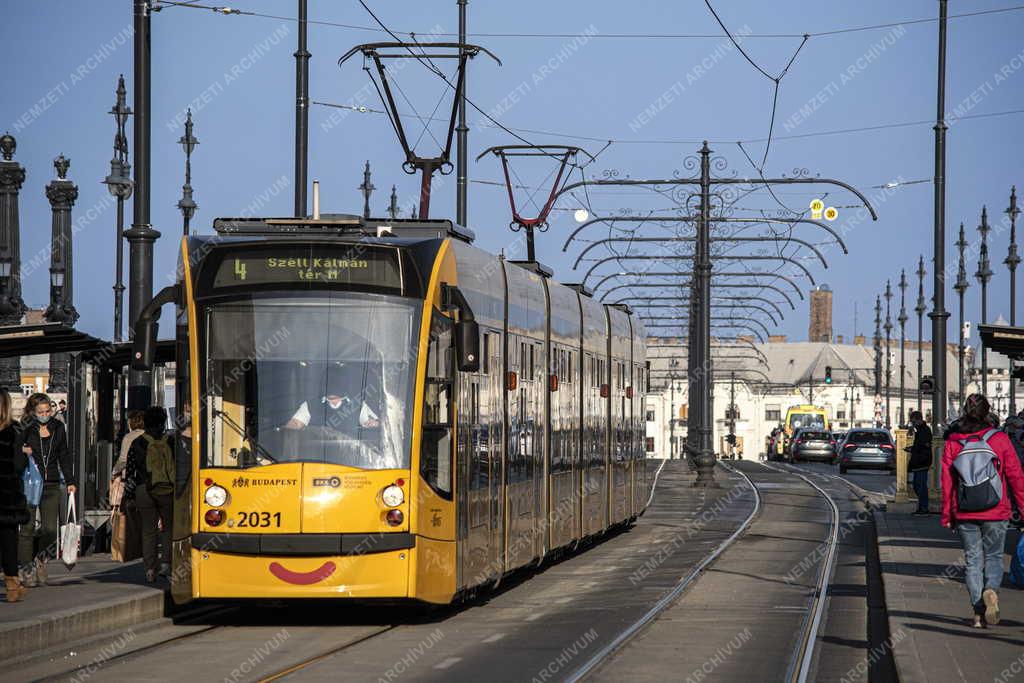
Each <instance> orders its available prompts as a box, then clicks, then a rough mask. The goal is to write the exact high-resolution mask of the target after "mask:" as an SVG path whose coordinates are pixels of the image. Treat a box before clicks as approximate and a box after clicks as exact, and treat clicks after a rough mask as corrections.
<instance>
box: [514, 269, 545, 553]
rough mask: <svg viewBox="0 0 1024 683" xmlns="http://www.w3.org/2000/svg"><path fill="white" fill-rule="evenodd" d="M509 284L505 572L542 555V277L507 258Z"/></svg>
mask: <svg viewBox="0 0 1024 683" xmlns="http://www.w3.org/2000/svg"><path fill="white" fill-rule="evenodd" d="M503 263H504V267H505V278H506V283H507V288H508V290H507V291H508V295H507V299H506V304H507V308H506V310H507V311H508V314H507V317H506V330H507V336H506V347H507V362H508V364H509V372H510V373H514V375H511V374H510V376H509V378H510V379H511V377H513V376H514V378H515V380H514V385H515V386H514V388H513V387H512V386H509V387H507V388H508V391H507V392H506V399H505V404H506V415H507V418H506V429H507V438H506V440H505V445H506V449H507V454H508V455H507V475H506V485H505V490H506V495H505V505H506V509H507V511H508V513H507V516H506V529H507V532H506V548H505V550H506V567H505V569H506V571H509V570H511V569H514V568H516V567H521V566H523V565H525V564H527V563H529V562H530V561H531V560H533V559H534V558H536V557H539V556H540V552H541V550H540V549H541V547H542V538H541V536H542V534H541V533H539V526H538V525H539V524H540V521H541V518H540V505H541V494H540V485H541V478H542V477H543V473H544V472H543V462H542V457H543V442H544V428H545V423H546V420H545V419H544V412H543V411H544V402H543V396H542V395H541V393H540V392H541V390H542V389H546V387H545V386H544V384H545V383H544V382H543V376H544V374H545V367H544V336H545V328H546V325H547V321H546V308H547V307H546V303H545V299H544V296H545V295H544V284H543V282H542V281H541V278H540V276H539V275H537V274H535V273H532V272H530V271H528V270H526V269H524V268H522V267H520V266H518V265H515V264H514V263H511V262H508V261H504V262H503Z"/></svg>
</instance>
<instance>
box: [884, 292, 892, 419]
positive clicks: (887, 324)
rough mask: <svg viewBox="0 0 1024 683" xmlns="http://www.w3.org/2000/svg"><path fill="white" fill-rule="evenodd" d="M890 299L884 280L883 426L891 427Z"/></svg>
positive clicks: (890, 293)
mask: <svg viewBox="0 0 1024 683" xmlns="http://www.w3.org/2000/svg"><path fill="white" fill-rule="evenodd" d="M891 301H892V284H891V283H890V282H889V280H886V281H885V426H886V427H892V411H891V409H890V402H891V400H892V394H891V392H890V390H889V387H890V383H891V382H892V353H890V351H889V340H890V339H892V311H891V308H890V306H889V304H890V302H891Z"/></svg>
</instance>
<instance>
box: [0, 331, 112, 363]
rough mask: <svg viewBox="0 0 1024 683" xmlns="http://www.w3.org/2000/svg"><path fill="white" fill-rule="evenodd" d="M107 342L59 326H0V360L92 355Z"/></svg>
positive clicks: (105, 345)
mask: <svg viewBox="0 0 1024 683" xmlns="http://www.w3.org/2000/svg"><path fill="white" fill-rule="evenodd" d="M108 346H110V342H108V341H104V340H103V339H98V338H96V337H93V336H92V335H89V334H86V333H85V332H80V331H78V330H76V329H75V328H73V327H69V326H67V325H63V324H61V323H42V324H38V325H5V326H0V358H14V357H17V356H35V355H44V354H51V353H72V352H75V351H92V350H97V349H102V348H104V347H108Z"/></svg>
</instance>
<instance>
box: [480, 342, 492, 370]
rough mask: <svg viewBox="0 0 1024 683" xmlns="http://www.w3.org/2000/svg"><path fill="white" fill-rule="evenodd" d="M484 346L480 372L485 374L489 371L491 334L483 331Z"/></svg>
mask: <svg viewBox="0 0 1024 683" xmlns="http://www.w3.org/2000/svg"><path fill="white" fill-rule="evenodd" d="M483 337H484V348H483V356H484V358H483V361H484V362H483V364H482V366H481V372H482V373H483V374H485V375H489V374H490V373H491V335H490V333H489V332H484V334H483Z"/></svg>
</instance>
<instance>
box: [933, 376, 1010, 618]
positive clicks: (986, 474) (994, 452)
mask: <svg viewBox="0 0 1024 683" xmlns="http://www.w3.org/2000/svg"><path fill="white" fill-rule="evenodd" d="M990 415H991V413H990V407H989V402H988V399H987V398H985V397H984V396H983V395H981V394H972V395H971V396H969V397H968V398H967V401H965V402H964V407H963V411H962V414H961V416H960V419H959V421H958V425H957V428H956V431H951V432H950V433H948V435H947V438H946V445H945V448H944V450H943V452H942V525H943V526H944V527H947V528H949V529H955V530H956V531H957V533H958V534H959V535H960V541H961V543H962V544H963V548H964V564H965V583H966V584H967V592H968V597H969V599H970V602H971V608H972V610H973V624H974V627H975V628H983V627H984V626H985V625H986V624H993V625H994V624H998V623H999V619H1000V615H999V586H1000V585H1001V584H1002V582H1003V566H1004V562H1003V552H1004V544H1005V542H1006V527H1007V524H1008V522H1009V519H1010V514H1011V506H1010V500H1011V496H1012V498H1013V499H1014V500H1016V502H1017V506H1018V507H1019V508H1021V509H1024V473H1022V471H1021V464H1020V461H1019V460H1018V459H1017V454H1016V452H1015V451H1014V448H1013V444H1011V443H1010V439H1009V437H1007V435H1006V434H1005V433H1003V432H1000V431H998V430H996V429H993V428H992V427H991V423H990ZM982 615H984V619H982Z"/></svg>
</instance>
